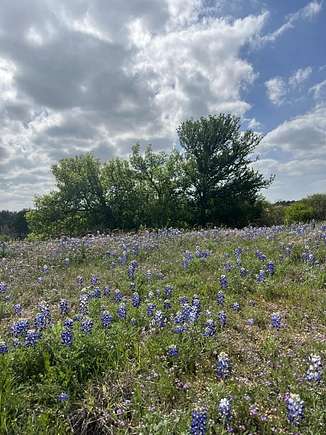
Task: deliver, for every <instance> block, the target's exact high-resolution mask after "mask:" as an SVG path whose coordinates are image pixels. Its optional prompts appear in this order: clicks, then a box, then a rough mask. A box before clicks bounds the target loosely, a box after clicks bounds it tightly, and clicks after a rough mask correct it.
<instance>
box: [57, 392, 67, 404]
mask: <svg viewBox="0 0 326 435" xmlns="http://www.w3.org/2000/svg"><path fill="white" fill-rule="evenodd" d="M58 400H59V402H66V401H67V400H69V394H68V393H65V392H62V393H60V394H59V396H58Z"/></svg>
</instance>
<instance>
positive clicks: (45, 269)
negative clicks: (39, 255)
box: [42, 264, 49, 273]
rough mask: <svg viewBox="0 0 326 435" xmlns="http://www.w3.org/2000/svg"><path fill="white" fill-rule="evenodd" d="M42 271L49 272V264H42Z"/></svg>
mask: <svg viewBox="0 0 326 435" xmlns="http://www.w3.org/2000/svg"><path fill="white" fill-rule="evenodd" d="M42 271H43V273H48V272H49V266H48V265H46V264H44V266H43V267H42Z"/></svg>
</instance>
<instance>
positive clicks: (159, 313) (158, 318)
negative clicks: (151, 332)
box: [154, 310, 166, 328]
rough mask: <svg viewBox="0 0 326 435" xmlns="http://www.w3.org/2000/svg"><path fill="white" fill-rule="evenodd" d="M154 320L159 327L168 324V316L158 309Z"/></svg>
mask: <svg viewBox="0 0 326 435" xmlns="http://www.w3.org/2000/svg"><path fill="white" fill-rule="evenodd" d="M154 322H155V324H156V326H158V327H159V328H164V326H165V324H166V318H165V317H164V316H163V313H162V311H160V310H158V311H156V312H155V315H154Z"/></svg>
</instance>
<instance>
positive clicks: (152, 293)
mask: <svg viewBox="0 0 326 435" xmlns="http://www.w3.org/2000/svg"><path fill="white" fill-rule="evenodd" d="M153 298H154V292H153V291H152V290H150V291H149V292H148V293H147V299H149V300H151V299H153Z"/></svg>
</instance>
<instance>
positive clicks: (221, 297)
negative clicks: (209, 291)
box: [216, 290, 225, 305]
mask: <svg viewBox="0 0 326 435" xmlns="http://www.w3.org/2000/svg"><path fill="white" fill-rule="evenodd" d="M224 299H225V296H224V293H223V292H222V291H221V290H220V291H219V292H218V293H217V295H216V301H217V303H218V304H219V305H224Z"/></svg>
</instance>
